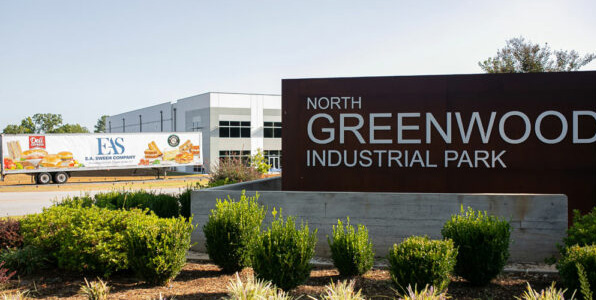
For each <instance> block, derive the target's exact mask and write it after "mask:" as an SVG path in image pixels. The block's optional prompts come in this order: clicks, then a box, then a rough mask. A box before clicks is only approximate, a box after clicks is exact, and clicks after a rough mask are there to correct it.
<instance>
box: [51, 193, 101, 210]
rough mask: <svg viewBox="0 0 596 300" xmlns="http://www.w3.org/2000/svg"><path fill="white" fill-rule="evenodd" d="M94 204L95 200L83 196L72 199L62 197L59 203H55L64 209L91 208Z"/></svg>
mask: <svg viewBox="0 0 596 300" xmlns="http://www.w3.org/2000/svg"><path fill="white" fill-rule="evenodd" d="M94 204H95V199H94V198H93V197H92V196H89V195H84V196H74V197H70V196H67V197H64V198H62V199H61V200H60V201H57V202H56V203H55V205H56V206H66V207H72V208H76V207H91V206H92V205H94Z"/></svg>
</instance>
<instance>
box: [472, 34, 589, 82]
mask: <svg viewBox="0 0 596 300" xmlns="http://www.w3.org/2000/svg"><path fill="white" fill-rule="evenodd" d="M506 43H507V44H506V45H505V48H503V49H501V50H498V51H497V56H495V57H489V58H488V59H487V60H485V61H483V62H478V65H479V66H480V68H482V70H483V71H485V72H487V73H532V72H568V71H577V70H579V69H580V68H581V67H583V66H585V65H587V64H589V63H590V62H591V61H592V60H594V59H596V54H594V53H589V54H586V55H585V56H584V57H583V58H582V57H580V55H579V53H577V51H575V50H571V51H566V50H555V51H551V49H550V47H549V46H548V43H545V44H544V46H540V45H539V44H533V43H532V42H531V41H526V40H525V39H524V38H523V37H521V36H520V37H517V38H512V39H510V40H508V41H506ZM553 56H554V57H553Z"/></svg>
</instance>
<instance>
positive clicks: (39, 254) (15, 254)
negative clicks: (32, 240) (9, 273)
mask: <svg viewBox="0 0 596 300" xmlns="http://www.w3.org/2000/svg"><path fill="white" fill-rule="evenodd" d="M0 261H4V263H5V266H6V267H7V268H9V269H11V270H15V271H17V272H18V273H19V274H20V275H30V274H33V273H35V272H39V271H41V270H44V269H46V268H47V267H48V266H49V258H48V255H47V254H46V252H45V251H43V250H41V249H40V248H37V247H35V246H32V245H27V246H24V247H23V248H8V249H6V250H4V251H2V252H0Z"/></svg>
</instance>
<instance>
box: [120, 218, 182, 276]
mask: <svg viewBox="0 0 596 300" xmlns="http://www.w3.org/2000/svg"><path fill="white" fill-rule="evenodd" d="M193 229H194V226H193V225H192V224H191V221H190V220H189V221H187V220H186V219H185V218H183V217H179V218H168V219H163V218H158V217H157V216H155V215H148V216H146V217H145V218H142V219H141V218H140V219H137V220H136V222H134V223H132V224H131V225H130V227H129V229H128V230H127V231H126V232H125V237H126V244H127V246H128V261H129V265H130V268H131V269H132V270H133V271H134V272H135V273H136V274H137V276H139V277H140V278H142V279H144V280H145V281H147V282H149V283H151V284H165V283H167V282H168V281H170V280H171V279H172V278H174V277H176V275H178V273H180V270H181V269H182V267H183V266H184V264H185V263H186V251H188V249H189V248H190V235H191V233H192V231H193Z"/></svg>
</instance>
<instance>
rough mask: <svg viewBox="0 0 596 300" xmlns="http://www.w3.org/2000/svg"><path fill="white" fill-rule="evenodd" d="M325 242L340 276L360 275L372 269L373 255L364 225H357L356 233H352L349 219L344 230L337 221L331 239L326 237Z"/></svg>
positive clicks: (339, 221)
mask: <svg viewBox="0 0 596 300" xmlns="http://www.w3.org/2000/svg"><path fill="white" fill-rule="evenodd" d="M327 242H328V243H329V248H330V249H331V258H332V259H333V264H334V265H335V267H336V268H337V269H338V270H339V273H340V275H342V276H353V275H362V274H364V273H366V271H368V270H370V268H372V266H373V262H374V255H375V254H374V252H373V249H372V246H373V245H372V243H371V242H370V240H369V239H368V230H367V229H366V227H365V226H364V225H362V224H358V231H354V227H353V226H352V225H350V218H348V222H347V224H346V226H345V228H344V225H343V223H342V222H341V220H337V226H335V225H334V226H333V239H330V238H329V236H327Z"/></svg>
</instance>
